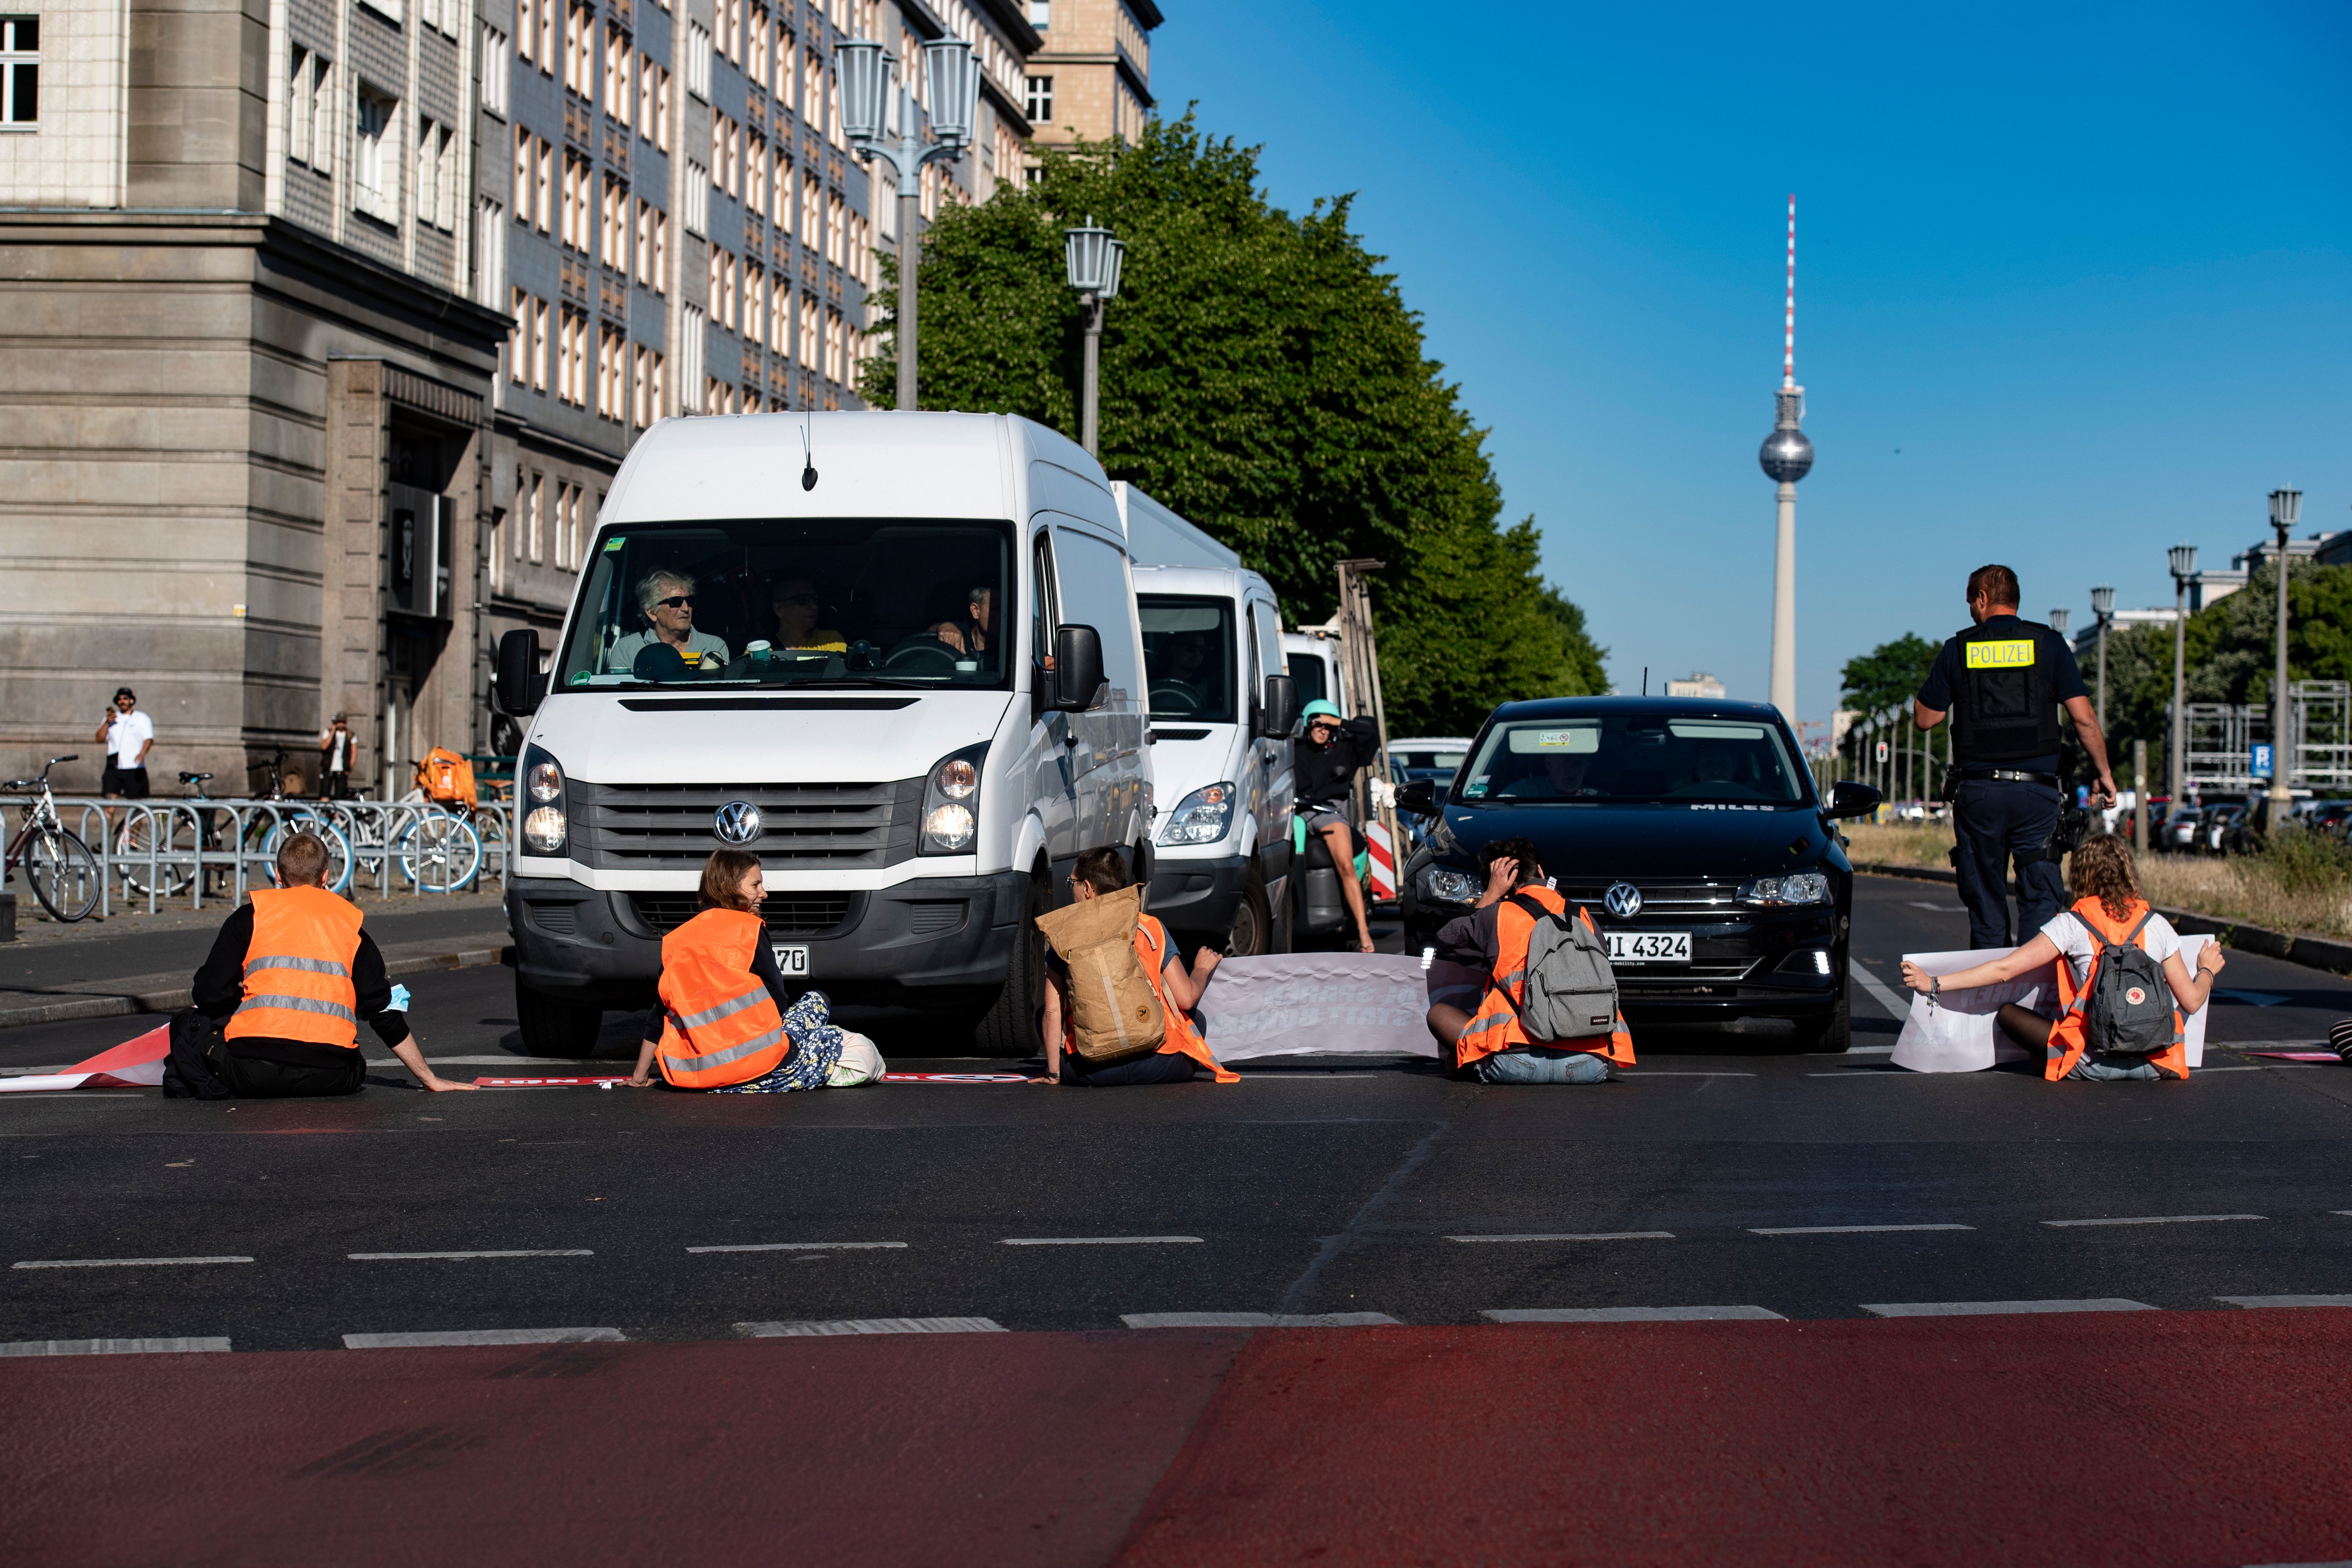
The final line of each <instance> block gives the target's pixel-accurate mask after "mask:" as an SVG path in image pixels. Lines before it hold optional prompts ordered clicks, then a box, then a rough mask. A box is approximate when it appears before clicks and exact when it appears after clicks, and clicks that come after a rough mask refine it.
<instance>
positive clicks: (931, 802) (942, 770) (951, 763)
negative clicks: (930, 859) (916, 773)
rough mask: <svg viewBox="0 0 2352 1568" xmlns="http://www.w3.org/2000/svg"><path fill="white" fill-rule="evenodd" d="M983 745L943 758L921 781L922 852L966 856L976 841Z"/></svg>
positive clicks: (978, 834)
mask: <svg viewBox="0 0 2352 1568" xmlns="http://www.w3.org/2000/svg"><path fill="white" fill-rule="evenodd" d="M987 755H988V745H987V742H982V743H981V744H979V745H977V746H967V747H965V748H964V749H963V750H962V751H961V752H956V753H955V755H953V756H951V757H944V758H942V759H940V762H939V763H937V764H936V765H935V766H933V767H932V769H931V771H930V773H929V774H928V775H927V776H926V777H925V778H924V780H923V831H922V844H921V846H920V847H921V850H922V853H924V854H926V855H969V854H971V852H972V850H973V848H974V847H975V846H976V845H977V844H978V843H979V840H980V765H981V763H982V759H984V758H985V757H986V756H987Z"/></svg>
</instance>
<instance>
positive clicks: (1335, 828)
mask: <svg viewBox="0 0 2352 1568" xmlns="http://www.w3.org/2000/svg"><path fill="white" fill-rule="evenodd" d="M1306 717H1307V731H1306V733H1305V734H1303V735H1302V736H1300V737H1299V740H1298V743H1297V746H1296V747H1294V748H1293V752H1292V762H1291V767H1292V770H1293V777H1294V781H1295V787H1296V788H1297V792H1298V814H1299V816H1302V817H1304V818H1305V819H1306V821H1307V832H1309V833H1312V834H1315V835H1316V836H1317V837H1320V838H1321V839H1322V840H1323V842H1324V844H1325V845H1326V846H1328V847H1329V849H1330V851H1331V867H1332V869H1334V870H1336V871H1338V872H1339V893H1340V896H1341V897H1343V898H1345V899H1346V900H1348V912H1349V914H1350V915H1353V916H1354V917H1355V919H1356V951H1357V952H1371V951H1372V928H1371V923H1370V919H1369V918H1368V917H1367V915H1366V912H1365V910H1364V889H1363V885H1362V884H1361V883H1360V882H1358V881H1357V880H1356V833H1355V828H1354V826H1352V825H1351V824H1350V823H1349V821H1348V797H1349V795H1352V794H1353V793H1354V792H1355V787H1356V774H1357V773H1358V772H1359V771H1360V770H1361V769H1362V768H1364V767H1366V766H1368V765H1369V764H1370V763H1371V760H1372V758H1373V757H1374V756H1375V755H1377V754H1378V753H1379V752H1380V749H1381V731H1380V727H1379V726H1378V725H1376V724H1374V723H1373V722H1372V721H1371V719H1370V716H1369V715H1367V714H1362V713H1359V714H1358V715H1356V717H1354V718H1353V719H1349V720H1346V721H1342V720H1341V719H1340V717H1339V710H1338V709H1337V708H1334V707H1333V706H1331V704H1330V703H1328V702H1327V701H1324V700H1322V699H1320V698H1318V699H1316V700H1314V701H1312V702H1309V703H1308V704H1307V712H1306Z"/></svg>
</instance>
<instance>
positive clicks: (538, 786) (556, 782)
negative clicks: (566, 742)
mask: <svg viewBox="0 0 2352 1568" xmlns="http://www.w3.org/2000/svg"><path fill="white" fill-rule="evenodd" d="M520 772H521V774H522V798H523V806H524V813H523V819H522V842H523V847H525V848H527V849H530V850H531V851H532V852H533V853H535V854H540V855H553V854H556V853H559V852H560V851H561V850H562V848H563V841H564V838H565V837H567V836H568V835H569V833H570V831H571V825H570V823H568V822H567V821H566V820H565V819H564V816H563V768H562V764H561V763H557V762H556V760H555V759H554V758H553V757H551V756H549V755H548V754H547V753H546V752H543V751H541V750H540V749H539V748H538V747H537V746H527V747H525V748H524V749H523V753H522V767H521V770H520Z"/></svg>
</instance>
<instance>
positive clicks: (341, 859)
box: [261, 811, 352, 893]
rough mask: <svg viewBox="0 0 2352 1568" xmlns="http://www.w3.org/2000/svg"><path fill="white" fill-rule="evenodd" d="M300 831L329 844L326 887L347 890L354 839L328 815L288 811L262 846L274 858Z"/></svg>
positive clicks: (263, 841)
mask: <svg viewBox="0 0 2352 1568" xmlns="http://www.w3.org/2000/svg"><path fill="white" fill-rule="evenodd" d="M297 833H308V834H310V836H311V837H315V838H317V839H318V840H319V841H320V843H321V844H324V845H325V846H326V847H327V879H326V883H325V886H326V889H327V891H329V892H331V893H341V892H344V891H347V890H348V889H350V887H351V885H352V841H351V840H350V839H348V838H346V837H343V833H342V829H341V828H339V827H337V826H335V825H334V824H333V823H331V822H330V821H328V820H327V819H326V818H324V817H322V816H318V815H316V814H315V813H312V812H308V811H289V812H288V813H287V814H286V815H285V816H281V817H279V818H278V821H277V822H276V823H275V824H274V825H272V826H271V827H270V829H269V831H268V835H267V836H266V837H264V838H263V839H262V841H261V847H262V848H263V849H265V850H267V851H268V854H269V855H270V856H271V857H272V858H275V857H276V856H277V854H278V846H280V845H282V844H283V843H285V842H286V840H287V839H289V838H290V837H293V836H294V835H295V834H297Z"/></svg>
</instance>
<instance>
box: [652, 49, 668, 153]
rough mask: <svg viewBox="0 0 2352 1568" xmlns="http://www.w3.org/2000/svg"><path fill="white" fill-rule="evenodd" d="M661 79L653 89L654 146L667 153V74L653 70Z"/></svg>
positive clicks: (664, 71) (657, 69) (663, 71)
mask: <svg viewBox="0 0 2352 1568" xmlns="http://www.w3.org/2000/svg"><path fill="white" fill-rule="evenodd" d="M655 74H656V76H658V77H659V78H660V80H659V82H658V83H656V86H655V88H654V145H655V146H656V147H658V148H660V149H661V150H662V151H663V152H665V153H667V152H668V151H669V72H667V71H666V70H663V69H661V68H659V67H656V68H655Z"/></svg>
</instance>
